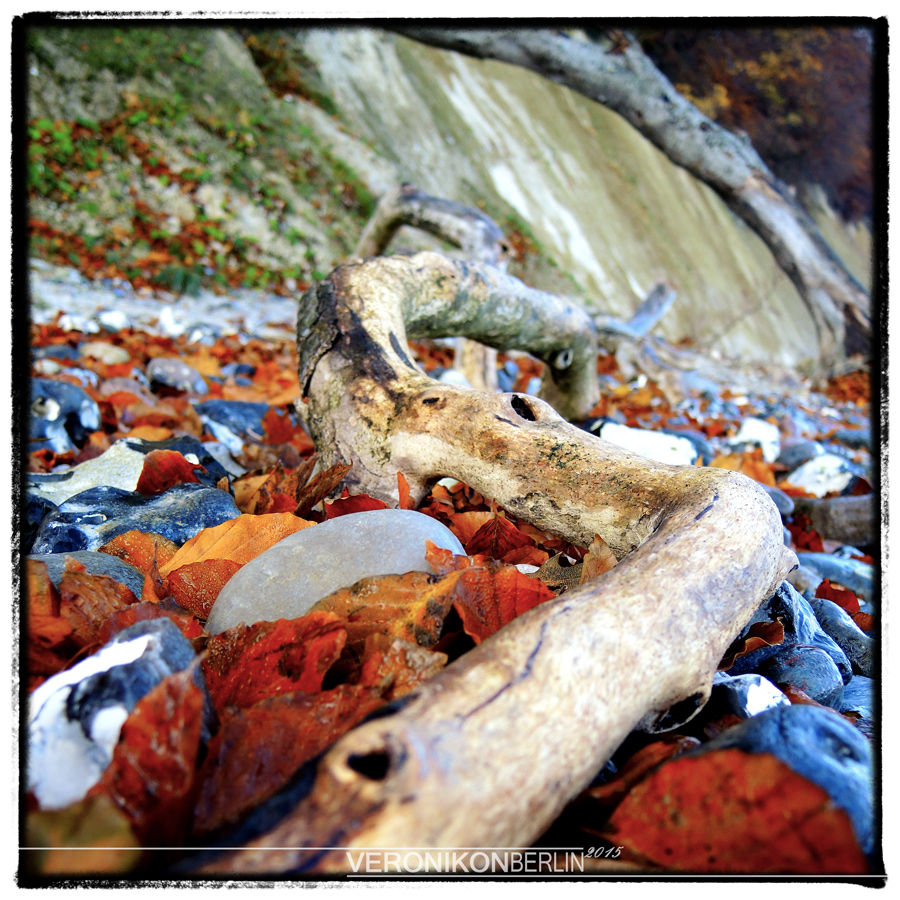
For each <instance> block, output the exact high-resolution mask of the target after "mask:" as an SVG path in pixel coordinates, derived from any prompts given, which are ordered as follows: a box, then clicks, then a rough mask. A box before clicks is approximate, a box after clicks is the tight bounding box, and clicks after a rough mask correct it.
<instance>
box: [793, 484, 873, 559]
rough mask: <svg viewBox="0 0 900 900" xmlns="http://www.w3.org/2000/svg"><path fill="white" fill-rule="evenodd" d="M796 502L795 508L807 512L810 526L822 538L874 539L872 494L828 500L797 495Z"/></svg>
mask: <svg viewBox="0 0 900 900" xmlns="http://www.w3.org/2000/svg"><path fill="white" fill-rule="evenodd" d="M795 506H796V508H797V512H800V513H804V514H805V515H807V516H809V518H810V521H811V522H812V527H813V528H814V529H815V530H816V531H818V532H819V534H820V535H822V537H823V538H830V539H831V540H835V541H841V543H843V544H871V543H873V542H874V540H875V535H876V534H877V531H876V521H877V516H878V512H879V509H878V505H877V497H875V496H874V495H873V494H863V495H861V496H858V497H852V496H851V497H829V498H828V499H827V500H812V499H810V498H809V497H799V498H798V499H797V502H796V504H795ZM857 552H858V551H857ZM860 555H861V554H860Z"/></svg>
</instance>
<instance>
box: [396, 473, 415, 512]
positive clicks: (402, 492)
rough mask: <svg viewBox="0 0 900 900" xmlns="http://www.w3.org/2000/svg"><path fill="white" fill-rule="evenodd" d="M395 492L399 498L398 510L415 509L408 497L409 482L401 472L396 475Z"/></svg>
mask: <svg viewBox="0 0 900 900" xmlns="http://www.w3.org/2000/svg"><path fill="white" fill-rule="evenodd" d="M397 491H398V492H399V496H400V509H415V508H416V505H415V503H413V502H412V499H411V498H410V496H409V482H408V481H407V480H406V477H405V476H404V475H403V473H402V472H398V473H397Z"/></svg>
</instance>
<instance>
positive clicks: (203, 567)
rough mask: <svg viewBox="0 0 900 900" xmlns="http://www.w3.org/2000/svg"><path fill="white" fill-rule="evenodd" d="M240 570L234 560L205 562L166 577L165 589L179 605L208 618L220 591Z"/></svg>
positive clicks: (239, 565)
mask: <svg viewBox="0 0 900 900" xmlns="http://www.w3.org/2000/svg"><path fill="white" fill-rule="evenodd" d="M240 568H241V563H239V562H234V560H231V559H204V560H202V561H200V562H194V563H188V564H187V565H184V566H179V567H178V568H177V569H175V570H173V571H172V572H171V573H170V574H169V576H168V578H166V590H167V591H168V592H169V593H170V594H171V595H172V597H173V598H174V600H175V602H176V603H177V604H178V605H179V606H183V607H184V608H185V609H187V610H190V612H192V613H193V614H194V615H195V616H199V618H201V619H206V618H208V616H209V613H210V610H211V609H212V606H213V603H215V602H216V598H217V597H218V596H219V591H221V590H222V588H223V587H225V585H226V584H227V582H228V580H229V579H230V578H231V576H232V575H234V573H235V572H237V570H238V569H240Z"/></svg>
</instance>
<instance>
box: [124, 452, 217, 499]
mask: <svg viewBox="0 0 900 900" xmlns="http://www.w3.org/2000/svg"><path fill="white" fill-rule="evenodd" d="M196 469H199V470H200V471H201V472H205V471H206V469H205V468H204V467H203V466H201V465H197V464H196V463H189V462H188V461H187V460H186V459H185V458H184V456H182V455H181V454H180V453H179V452H178V451H177V450H151V451H150V452H149V453H148V454H147V456H146V457H145V459H144V468H143V469H141V477H140V478H138V483H137V487H136V488H135V490H136V491H137V492H138V493H139V494H161V493H162V492H163V491H166V490H168V489H169V488H170V487H174V486H175V485H176V484H198V483H199V482H200V479H199V478H198V477H197V476H196V475H195V474H194V471H195V470H196Z"/></svg>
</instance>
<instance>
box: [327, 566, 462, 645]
mask: <svg viewBox="0 0 900 900" xmlns="http://www.w3.org/2000/svg"><path fill="white" fill-rule="evenodd" d="M458 578H459V575H458V574H457V573H455V572H454V573H450V574H449V575H446V576H444V577H442V578H439V579H437V580H435V579H434V577H433V576H431V575H429V574H427V573H426V572H408V573H407V574H405V575H380V576H377V577H374V578H363V579H362V580H360V581H358V582H357V583H356V584H354V585H353V586H352V587H349V588H341V590H338V591H335V592H334V593H333V594H329V595H328V596H327V597H325V598H324V599H322V600H320V601H319V602H318V603H316V605H315V606H313V608H312V609H313V610H314V611H317V612H328V613H333V614H334V615H336V616H339V617H340V618H341V619H342V620H343V623H344V627H345V628H346V629H347V650H348V652H349V653H351V654H353V656H355V657H356V659H361V658H362V656H363V653H364V648H365V643H366V639H367V638H368V637H369V636H370V635H373V634H381V635H386V636H389V637H391V638H394V637H399V638H403V640H406V641H409V642H411V643H413V644H416V645H417V646H419V647H431V646H432V645H433V644H434V643H435V642H436V641H437V639H438V637H439V636H440V633H441V627H442V626H443V624H444V619H445V617H446V615H447V612H448V611H449V610H450V604H451V603H452V602H453V596H454V588H455V586H456V582H457V579H458Z"/></svg>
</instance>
